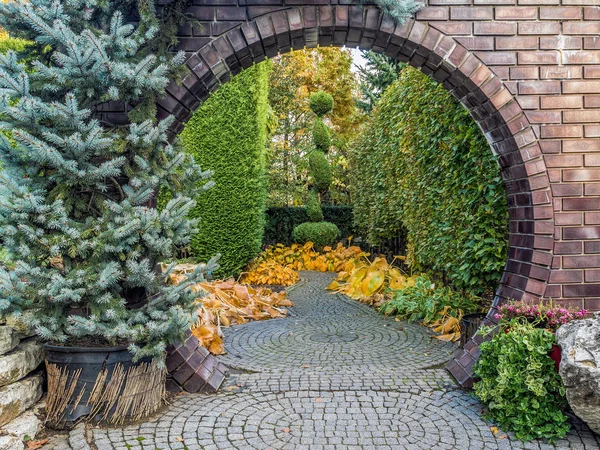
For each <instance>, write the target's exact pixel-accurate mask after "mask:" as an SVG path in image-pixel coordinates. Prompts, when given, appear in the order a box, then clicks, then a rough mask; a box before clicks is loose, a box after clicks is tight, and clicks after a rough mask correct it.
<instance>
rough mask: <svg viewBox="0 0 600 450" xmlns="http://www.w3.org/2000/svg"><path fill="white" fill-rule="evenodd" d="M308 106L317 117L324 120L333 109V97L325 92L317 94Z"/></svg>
mask: <svg viewBox="0 0 600 450" xmlns="http://www.w3.org/2000/svg"><path fill="white" fill-rule="evenodd" d="M308 105H309V107H310V109H311V111H312V112H314V113H315V114H316V116H317V117H319V118H322V117H323V116H325V114H327V113H329V112H330V111H331V110H332V109H333V96H332V95H331V94H328V93H327V92H323V91H319V92H315V93H314V94H312V95H311V96H310V98H309V100H308Z"/></svg>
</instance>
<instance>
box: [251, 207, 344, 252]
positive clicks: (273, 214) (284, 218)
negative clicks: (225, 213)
mask: <svg viewBox="0 0 600 450" xmlns="http://www.w3.org/2000/svg"><path fill="white" fill-rule="evenodd" d="M321 210H322V211H323V216H324V219H325V221H326V222H331V223H334V224H336V226H337V227H338V229H339V230H340V239H344V240H345V239H346V238H348V237H349V236H353V235H355V234H356V230H355V229H354V215H353V212H352V211H353V209H352V206H347V205H340V206H331V205H325V206H321ZM308 220H309V218H308V215H307V211H306V208H305V207H302V206H290V207H271V208H268V209H267V211H266V224H265V234H264V237H263V244H265V245H276V244H278V243H281V244H284V245H290V244H292V243H293V242H294V239H293V237H292V233H293V231H294V228H295V227H296V226H297V225H300V224H301V223H304V222H307V221H308Z"/></svg>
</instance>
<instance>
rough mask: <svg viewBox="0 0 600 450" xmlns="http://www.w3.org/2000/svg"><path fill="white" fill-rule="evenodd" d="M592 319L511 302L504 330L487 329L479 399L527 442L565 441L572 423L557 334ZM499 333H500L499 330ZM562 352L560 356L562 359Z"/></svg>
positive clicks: (502, 313) (502, 319)
mask: <svg viewBox="0 0 600 450" xmlns="http://www.w3.org/2000/svg"><path fill="white" fill-rule="evenodd" d="M585 315H586V311H584V310H574V309H567V308H563V307H560V306H556V305H554V304H553V303H551V302H550V303H545V304H544V303H540V304H538V305H527V304H524V303H514V302H510V303H508V304H506V305H504V306H502V307H501V308H499V310H498V313H497V314H496V318H497V319H498V320H499V325H498V327H482V329H481V330H480V334H483V335H485V336H486V337H488V338H489V339H488V340H486V341H485V342H483V343H482V344H480V350H481V355H480V357H479V360H478V361H477V363H476V364H475V366H474V372H475V375H476V377H477V378H476V382H475V386H474V389H475V394H476V395H477V397H479V399H480V400H481V401H482V402H483V403H484V404H485V406H486V411H487V416H488V417H489V418H490V419H491V420H493V421H495V422H497V423H498V424H499V425H500V426H501V427H502V428H503V429H504V430H505V431H512V432H514V433H515V435H516V437H517V438H519V439H522V440H531V439H538V438H546V439H548V440H549V441H550V442H553V441H555V440H557V439H560V438H562V437H564V436H565V435H566V434H567V432H568V431H569V429H570V423H569V421H568V418H567V416H566V415H565V414H564V410H565V408H566V407H567V402H566V399H565V387H564V384H563V382H562V380H561V378H560V376H559V374H558V371H557V370H556V367H557V361H559V362H560V358H559V354H560V353H559V350H560V349H559V348H558V347H556V336H555V331H556V330H557V329H558V328H559V327H560V326H561V325H564V324H566V323H568V322H571V321H573V320H577V319H581V318H583V317H584V316H585ZM498 328H499V329H498ZM557 353H558V354H557Z"/></svg>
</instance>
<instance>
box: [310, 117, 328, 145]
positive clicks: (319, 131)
mask: <svg viewBox="0 0 600 450" xmlns="http://www.w3.org/2000/svg"><path fill="white" fill-rule="evenodd" d="M312 135H313V144H314V145H315V148H316V149H317V150H319V151H322V152H323V153H327V152H328V151H329V147H331V136H330V134H329V127H328V126H327V125H325V122H323V119H321V118H320V117H318V118H317V120H315V124H314V125H313V130H312Z"/></svg>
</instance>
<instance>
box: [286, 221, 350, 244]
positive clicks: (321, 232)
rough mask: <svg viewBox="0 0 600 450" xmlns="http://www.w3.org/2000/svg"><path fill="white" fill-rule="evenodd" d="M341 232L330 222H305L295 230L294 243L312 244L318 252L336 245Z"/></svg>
mask: <svg viewBox="0 0 600 450" xmlns="http://www.w3.org/2000/svg"><path fill="white" fill-rule="evenodd" d="M339 235H340V230H338V227H337V226H336V225H335V224H334V223H330V222H305V223H302V224H300V225H298V226H297V227H296V228H294V233H293V237H294V241H295V242H297V243H300V244H304V243H306V242H312V243H313V244H315V248H316V249H317V250H320V249H322V248H323V247H325V246H326V245H333V244H335V243H336V241H337V238H338V237H339Z"/></svg>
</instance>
